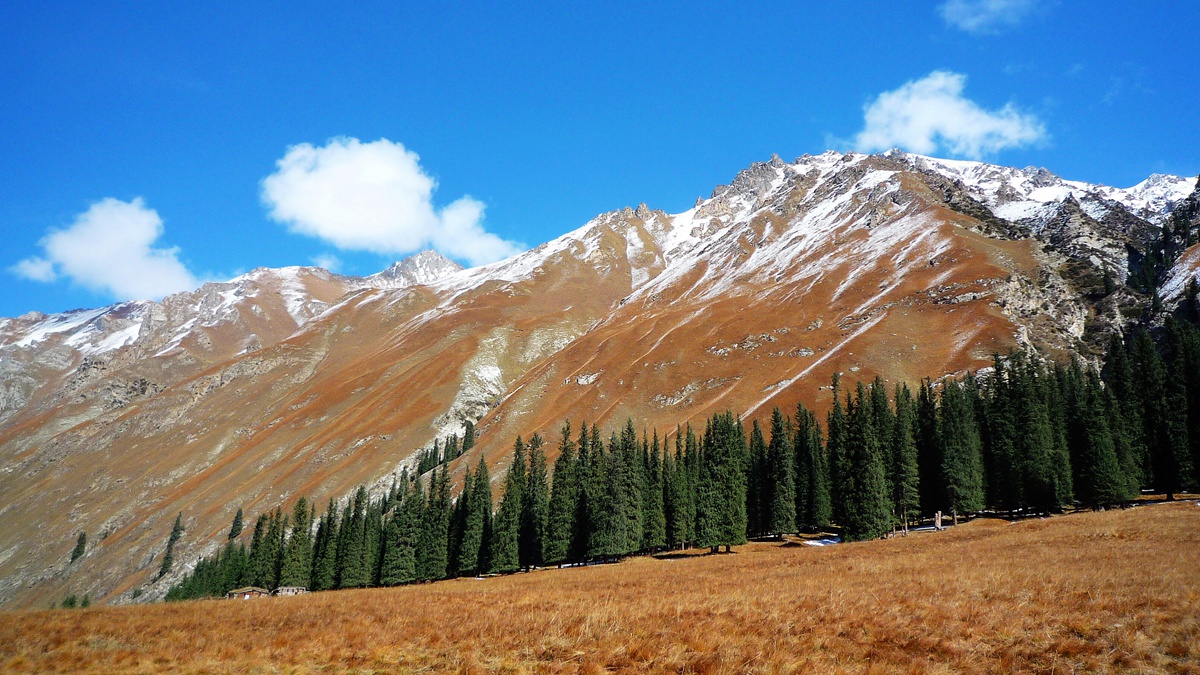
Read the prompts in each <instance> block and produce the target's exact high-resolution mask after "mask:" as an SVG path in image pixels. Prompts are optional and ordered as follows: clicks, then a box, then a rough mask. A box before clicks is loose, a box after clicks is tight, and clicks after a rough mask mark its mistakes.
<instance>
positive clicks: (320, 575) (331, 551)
mask: <svg viewBox="0 0 1200 675" xmlns="http://www.w3.org/2000/svg"><path fill="white" fill-rule="evenodd" d="M337 541H338V512H337V503H336V502H334V500H333V499H330V500H329V506H328V508H327V509H326V511H325V515H324V516H323V517H322V518H321V523H320V525H319V526H318V527H317V537H316V541H315V542H314V546H313V567H312V587H313V590H317V591H327V590H330V589H332V588H335V587H336V585H337Z"/></svg>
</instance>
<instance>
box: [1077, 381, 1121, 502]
mask: <svg viewBox="0 0 1200 675" xmlns="http://www.w3.org/2000/svg"><path fill="white" fill-rule="evenodd" d="M1080 393H1081V396H1080V397H1079V398H1078V400H1077V401H1075V402H1074V405H1072V409H1071V411H1070V412H1071V415H1070V419H1069V424H1070V430H1069V439H1070V446H1071V463H1072V466H1073V467H1074V469H1075V476H1076V478H1075V486H1076V488H1077V492H1078V496H1079V501H1080V502H1081V503H1083V504H1085V505H1087V506H1091V507H1093V508H1098V507H1102V506H1110V505H1113V504H1119V503H1121V502H1123V501H1125V499H1126V498H1127V496H1128V495H1127V493H1126V490H1127V486H1128V483H1127V482H1126V480H1125V476H1124V475H1122V474H1121V467H1120V464H1119V463H1118V462H1117V452H1116V448H1115V445H1114V443H1113V437H1112V431H1111V430H1110V428H1109V425H1108V410H1109V406H1108V405H1107V402H1106V401H1105V400H1104V391H1103V390H1102V389H1101V388H1100V384H1099V381H1098V380H1097V379H1096V377H1095V375H1094V374H1090V373H1089V375H1088V379H1087V381H1086V383H1085V384H1084V387H1083V389H1082V391H1081V392H1080Z"/></svg>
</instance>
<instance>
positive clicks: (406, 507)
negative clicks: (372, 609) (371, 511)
mask: <svg viewBox="0 0 1200 675" xmlns="http://www.w3.org/2000/svg"><path fill="white" fill-rule="evenodd" d="M407 482H408V481H402V483H401V488H400V491H399V499H400V505H399V506H398V507H397V508H396V509H395V510H394V511H393V514H392V517H391V518H390V519H389V520H388V523H387V525H386V526H385V527H384V533H385V541H386V545H385V546H384V550H383V562H382V564H381V569H380V574H379V583H380V584H381V585H383V586H396V585H398V584H406V583H409V582H412V581H416V579H417V538H418V536H419V533H420V527H421V517H422V514H423V513H424V511H425V495H424V493H423V492H422V490H421V482H420V481H419V480H418V481H414V482H413V485H412V489H411V490H409V489H408V488H407Z"/></svg>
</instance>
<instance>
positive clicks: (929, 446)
mask: <svg viewBox="0 0 1200 675" xmlns="http://www.w3.org/2000/svg"><path fill="white" fill-rule="evenodd" d="M916 441H917V473H918V474H919V475H920V476H921V485H920V490H921V512H922V513H924V514H926V515H933V514H934V512H936V511H945V510H947V509H948V508H949V506H948V505H947V499H946V495H947V486H946V478H945V473H944V472H943V470H942V465H943V458H942V443H941V430H940V428H939V416H938V407H937V401H936V398H935V396H934V393H933V384H932V383H931V382H930V381H929V379H928V378H926V379H925V380H924V381H923V382H921V388H920V389H919V390H918V392H917V438H916Z"/></svg>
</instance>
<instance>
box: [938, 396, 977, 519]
mask: <svg viewBox="0 0 1200 675" xmlns="http://www.w3.org/2000/svg"><path fill="white" fill-rule="evenodd" d="M970 396H971V394H970V393H969V392H968V391H967V390H966V389H965V388H964V387H963V385H962V384H960V383H959V382H958V381H957V380H953V379H948V380H946V381H945V383H944V385H943V388H942V405H941V407H940V408H939V410H938V412H939V415H938V429H939V431H940V434H939V436H940V443H939V445H940V446H941V447H940V449H941V454H942V466H941V476H942V480H943V482H944V484H945V487H946V501H947V503H948V506H949V507H950V513H951V515H952V516H953V518H954V522H955V523H956V524H957V522H958V517H959V516H960V515H965V514H968V513H971V512H974V511H978V510H980V509H982V508H983V458H982V454H981V446H982V441H981V440H980V438H979V426H978V424H976V421H975V406H974V405H973V402H972V400H971V398H970Z"/></svg>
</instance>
